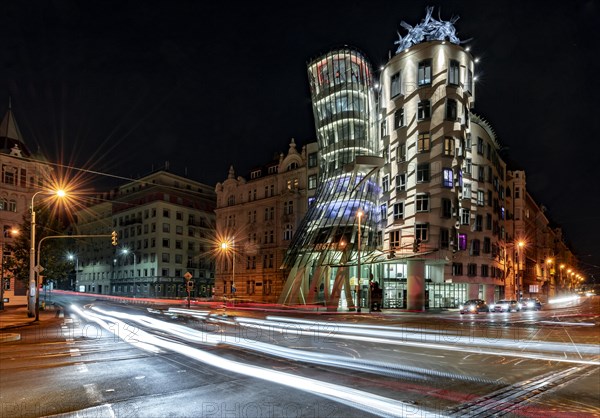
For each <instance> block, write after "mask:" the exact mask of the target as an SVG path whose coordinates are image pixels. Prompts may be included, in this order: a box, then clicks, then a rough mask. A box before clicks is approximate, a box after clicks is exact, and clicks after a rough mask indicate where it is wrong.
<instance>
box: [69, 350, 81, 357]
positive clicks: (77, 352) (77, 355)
mask: <svg viewBox="0 0 600 418" xmlns="http://www.w3.org/2000/svg"><path fill="white" fill-rule="evenodd" d="M69 352H70V353H71V357H79V356H81V353H80V352H79V348H71V349H70V350H69Z"/></svg>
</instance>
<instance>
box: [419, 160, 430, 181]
mask: <svg viewBox="0 0 600 418" xmlns="http://www.w3.org/2000/svg"><path fill="white" fill-rule="evenodd" d="M428 181H429V163H423V164H418V165H417V183H426V182H428Z"/></svg>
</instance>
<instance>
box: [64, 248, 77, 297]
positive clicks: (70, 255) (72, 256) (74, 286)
mask: <svg viewBox="0 0 600 418" xmlns="http://www.w3.org/2000/svg"><path fill="white" fill-rule="evenodd" d="M67 258H68V259H69V260H70V261H73V259H75V285H73V283H71V288H72V289H75V291H77V273H78V271H79V257H77V255H75V254H68V255H67Z"/></svg>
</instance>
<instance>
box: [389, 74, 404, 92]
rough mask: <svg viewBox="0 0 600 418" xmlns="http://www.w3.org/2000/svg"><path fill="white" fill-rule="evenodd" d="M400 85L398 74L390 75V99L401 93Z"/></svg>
mask: <svg viewBox="0 0 600 418" xmlns="http://www.w3.org/2000/svg"><path fill="white" fill-rule="evenodd" d="M401 83H402V80H401V78H400V72H397V73H395V74H392V76H391V77H390V97H396V96H398V95H399V94H400V93H401V92H402V89H401V86H402V84H401Z"/></svg>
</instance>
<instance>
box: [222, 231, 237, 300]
mask: <svg viewBox="0 0 600 418" xmlns="http://www.w3.org/2000/svg"><path fill="white" fill-rule="evenodd" d="M221 249H222V250H223V251H226V252H227V251H231V292H232V293H235V238H232V239H231V245H230V244H229V243H228V242H225V241H223V242H222V243H221ZM223 291H225V289H223ZM234 296H235V295H234ZM234 301H235V299H234ZM234 303H235V302H234Z"/></svg>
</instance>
